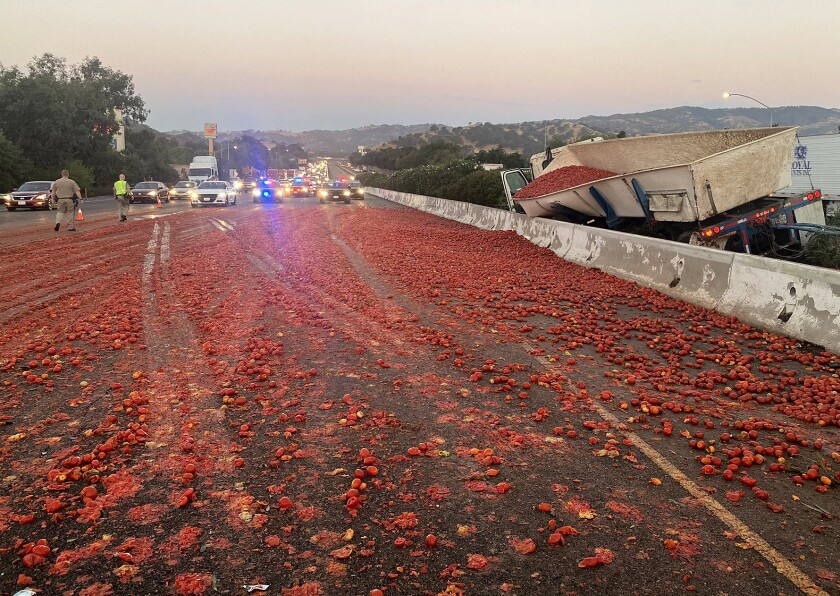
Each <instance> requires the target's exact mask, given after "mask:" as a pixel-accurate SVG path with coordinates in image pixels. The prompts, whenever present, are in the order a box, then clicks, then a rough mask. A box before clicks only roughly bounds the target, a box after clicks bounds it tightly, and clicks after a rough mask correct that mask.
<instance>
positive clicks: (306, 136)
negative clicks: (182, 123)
mask: <svg viewBox="0 0 840 596" xmlns="http://www.w3.org/2000/svg"><path fill="white" fill-rule="evenodd" d="M430 126H431V125H430V124H412V125H402V124H371V125H368V126H362V127H360V128H350V129H347V130H307V131H303V132H291V131H286V130H265V131H262V130H237V131H224V132H220V133H219V139H228V138H231V139H232V138H236V137H239V136H241V135H250V136H252V137H254V138H256V139H259V140H260V141H262V142H263V143H264V144H266V145H269V146H271V145H274V144H277V143H285V144H287V145H293V144H297V145H301V146H303V147H305V148H306V151H307V152H308V153H309V155H313V156H314V155H318V156H324V157H346V156H348V155H350V154H351V153H353V152H354V151H356V149H358V147H359V145H362V146H364V147H371V146H374V145H379V144H381V143H385V142H387V141H390V140H391V139H396V138H398V137H400V136H403V135H411V134H414V133H416V132H419V131H423V130H428V129H429V127H430ZM166 134H168V135H170V136H172V137H174V138H176V139H178V140H179V141H181V142H183V141H187V140H192V141H195V140H196V139H198V140H202V139H203V137H202V136H201V134H200V133H193V132H190V131H183V130H179V131H170V132H168V133H166Z"/></svg>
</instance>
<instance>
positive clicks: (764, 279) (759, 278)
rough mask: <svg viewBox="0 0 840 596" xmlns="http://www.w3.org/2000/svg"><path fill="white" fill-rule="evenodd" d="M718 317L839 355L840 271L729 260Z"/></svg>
mask: <svg viewBox="0 0 840 596" xmlns="http://www.w3.org/2000/svg"><path fill="white" fill-rule="evenodd" d="M733 257H734V258H733V261H732V269H731V272H730V279H731V280H732V281H731V283H730V284H729V287H728V288H727V291H726V294H725V295H724V297H723V299H722V300H721V302H720V304H718V307H717V310H718V311H719V312H721V313H724V314H727V315H731V316H734V317H737V318H738V319H739V320H741V321H745V322H747V323H750V324H752V325H755V326H757V327H761V328H762V329H767V330H768V331H772V332H774V333H778V334H779V335H787V336H790V337H796V338H799V339H804V340H806V341H809V342H811V343H815V344H817V345H820V346H824V347H825V348H826V349H827V350H830V351H831V352H834V353H836V354H840V271H835V270H831V269H821V268H819V267H811V266H808V265H800V264H798V263H789V262H787V261H779V260H776V259H767V258H763V257H756V256H752V255H743V254H735V255H733Z"/></svg>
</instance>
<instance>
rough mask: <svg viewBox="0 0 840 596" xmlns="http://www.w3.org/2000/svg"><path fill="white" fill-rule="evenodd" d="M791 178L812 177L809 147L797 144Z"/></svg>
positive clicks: (794, 149)
mask: <svg viewBox="0 0 840 596" xmlns="http://www.w3.org/2000/svg"><path fill="white" fill-rule="evenodd" d="M790 175H791V176H810V175H811V160H809V159H808V147H807V146H805V145H802V144H800V143H797V144H796V146H795V147H794V148H793V163H792V164H791V167H790Z"/></svg>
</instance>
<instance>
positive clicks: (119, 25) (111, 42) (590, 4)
mask: <svg viewBox="0 0 840 596" xmlns="http://www.w3.org/2000/svg"><path fill="white" fill-rule="evenodd" d="M0 15H2V22H3V27H2V33H0V64H2V65H3V66H4V67H7V68H8V67H10V66H13V65H17V66H20V67H25V65H26V64H27V63H28V62H30V61H31V60H32V58H33V57H35V56H38V55H41V54H43V53H45V52H50V53H53V54H55V55H58V56H61V57H64V58H66V59H67V60H68V61H70V62H73V63H75V62H78V61H79V60H81V59H83V58H84V57H86V56H97V57H99V58H100V59H101V60H102V62H103V63H104V64H105V65H107V66H109V67H111V68H114V69H117V70H120V71H122V72H125V73H127V74H130V75H132V76H133V78H134V83H135V87H136V91H137V93H138V94H140V95H141V96H142V97H143V99H144V100H145V102H146V105H147V107H148V108H149V110H150V114H149V118H148V120H147V124H149V125H150V126H152V127H154V128H157V129H159V130H176V129H190V130H201V128H202V125H203V123H204V122H217V123H218V126H219V130H220V131H224V130H242V129H249V128H253V129H262V130H268V129H285V130H292V131H301V130H311V129H344V128H353V127H358V126H364V125H367V124H417V123H425V122H435V123H440V124H447V125H452V126H459V125H464V124H467V123H468V122H475V121H480V122H486V121H489V122H522V121H527V120H545V119H553V118H579V117H582V116H586V115H593V114H594V115H609V114H615V113H628V112H642V111H648V110H654V109H660V108H670V107H676V106H681V105H692V106H703V107H708V108H718V107H727V106H731V107H755V106H756V104H755V103H752V102H750V101H749V100H747V99H743V98H736V97H733V98H730V99H728V100H725V99H723V98H722V97H721V94H722V92H723V91H730V92H733V93H741V94H745V95H750V96H753V97H755V98H756V99H758V100H760V101H761V102H763V103H766V104H769V105H771V106H782V105H817V106H822V107H829V108H830V107H840V76H838V71H840V44H838V43H837V42H836V41H835V40H834V39H833V38H834V36H835V34H836V32H837V31H840V5H838V2H837V0H798V1H793V0H697V1H689V0H635V1H630V0H598V1H594V0H593V1H584V0H577V1H572V0H507V1H501V0H305V1H304V0H239V1H232V0H231V1H222V0H165V1H164V0H135V1H133V2H125V1H123V0H110V1H107V2H105V1H101V0H82V1H77V2H68V1H66V0H63V1H54V0H27V1H20V0H0Z"/></svg>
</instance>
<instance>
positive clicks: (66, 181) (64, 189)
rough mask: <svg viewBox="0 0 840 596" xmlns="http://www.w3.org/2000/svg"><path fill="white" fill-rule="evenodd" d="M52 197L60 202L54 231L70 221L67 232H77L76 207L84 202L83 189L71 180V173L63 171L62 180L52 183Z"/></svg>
mask: <svg viewBox="0 0 840 596" xmlns="http://www.w3.org/2000/svg"><path fill="white" fill-rule="evenodd" d="M50 195H52V198H53V199H55V200H57V202H58V206H57V208H56V213H55V227H54V228H53V229H54V230H55V231H56V232H57V231H58V229H59V228H60V227H61V223H62V222H63V221H66V220H69V224H70V225H69V226H68V227H67V231H68V232H75V231H76V226H75V221H73V214H74V213H75V212H76V205H77V204H78V202H79V201H81V200H82V189H80V188H79V185H78V184H76V181H75V180H73V179H72V178H70V172H68V171H67V170H61V178H59V179H58V180H56V181H55V182H53V183H52V186H51V187H50Z"/></svg>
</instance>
